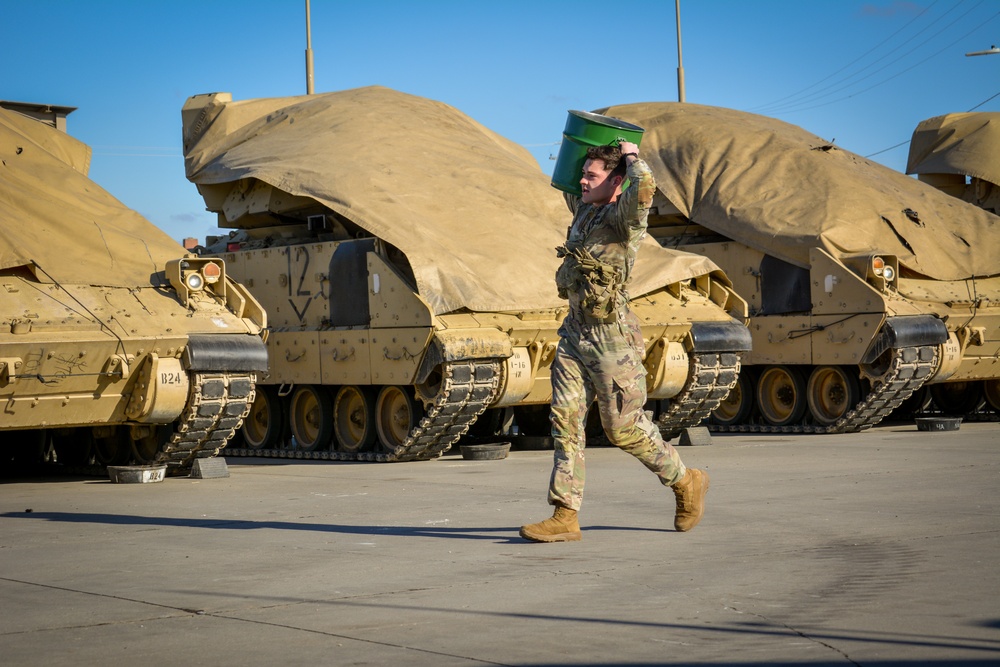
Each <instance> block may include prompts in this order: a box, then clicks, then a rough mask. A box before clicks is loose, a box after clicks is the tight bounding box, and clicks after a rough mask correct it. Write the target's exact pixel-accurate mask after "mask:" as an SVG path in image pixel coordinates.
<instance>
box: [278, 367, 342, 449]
mask: <svg viewBox="0 0 1000 667" xmlns="http://www.w3.org/2000/svg"><path fill="white" fill-rule="evenodd" d="M288 423H289V426H291V429H292V435H294V436H295V442H296V443H297V445H298V449H300V450H302V451H304V452H311V451H313V450H316V449H323V448H324V447H326V446H327V445H328V444H329V443H330V438H331V436H332V435H333V401H331V400H330V394H329V392H327V390H326V388H325V387H321V386H318V385H311V384H307V385H302V386H301V387H297V388H296V389H295V391H294V392H292V398H291V400H290V401H289V404H288Z"/></svg>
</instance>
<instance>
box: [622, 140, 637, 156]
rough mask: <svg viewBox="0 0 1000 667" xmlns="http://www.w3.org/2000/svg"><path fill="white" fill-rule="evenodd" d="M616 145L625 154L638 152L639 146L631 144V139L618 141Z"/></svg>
mask: <svg viewBox="0 0 1000 667" xmlns="http://www.w3.org/2000/svg"><path fill="white" fill-rule="evenodd" d="M618 147H619V148H621V150H622V155H627V154H628V153H635V154H636V155H638V154H639V146H637V145H636V144H633V143H632V142H631V141H619V142H618Z"/></svg>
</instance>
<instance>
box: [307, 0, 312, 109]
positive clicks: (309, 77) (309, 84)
mask: <svg viewBox="0 0 1000 667" xmlns="http://www.w3.org/2000/svg"><path fill="white" fill-rule="evenodd" d="M312 94H313V44H312V25H311V17H310V16H309V0H306V95H312Z"/></svg>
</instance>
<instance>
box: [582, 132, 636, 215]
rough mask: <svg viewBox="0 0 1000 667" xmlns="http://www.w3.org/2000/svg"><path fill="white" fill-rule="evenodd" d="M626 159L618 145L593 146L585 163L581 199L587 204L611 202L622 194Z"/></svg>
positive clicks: (588, 151) (589, 149) (588, 150)
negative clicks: (623, 157)
mask: <svg viewBox="0 0 1000 667" xmlns="http://www.w3.org/2000/svg"><path fill="white" fill-rule="evenodd" d="M625 167H626V165H625V161H624V160H622V152H621V149H620V148H618V146H591V147H590V148H588V149H587V161H586V162H584V163H583V176H582V177H581V178H580V189H581V191H582V194H581V196H580V199H581V200H582V201H583V202H584V203H585V204H609V203H611V202H613V201H614V200H615V199H617V198H618V195H619V194H621V190H620V188H621V185H622V182H623V181H624V180H625Z"/></svg>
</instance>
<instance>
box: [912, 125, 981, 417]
mask: <svg viewBox="0 0 1000 667" xmlns="http://www.w3.org/2000/svg"><path fill="white" fill-rule="evenodd" d="M906 173H907V174H916V175H917V178H918V179H920V180H921V181H923V182H924V183H927V184H928V185H933V186H934V187H936V188H938V189H939V190H941V191H942V192H945V193H947V194H949V195H952V196H953V197H957V198H959V199H961V200H963V201H967V202H969V203H970V204H973V205H975V206H978V207H980V208H982V209H985V210H987V211H989V212H991V213H994V214H998V215H1000V112H996V111H984V112H973V113H951V114H947V115H944V116H937V117H936V118H930V119H928V120H925V121H923V122H922V123H920V124H919V125H917V129H916V130H914V132H913V138H912V139H911V140H910V153H909V157H908V158H907V162H906ZM998 224H1000V222H998ZM993 238H994V240H993V244H994V245H996V244H997V243H998V242H1000V240H997V237H996V236H994V237H993ZM930 394H931V396H932V397H933V399H934V403H935V404H936V406H937V407H939V408H940V409H941V410H943V411H944V412H947V413H950V414H963V413H965V414H968V413H970V412H971V411H972V410H974V409H975V408H976V406H977V405H979V404H980V402H981V401H982V400H985V401H986V404H987V405H989V407H991V408H992V409H993V410H994V411H1000V380H997V379H992V380H985V381H984V382H978V381H969V382H947V383H944V384H936V385H931V387H930Z"/></svg>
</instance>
